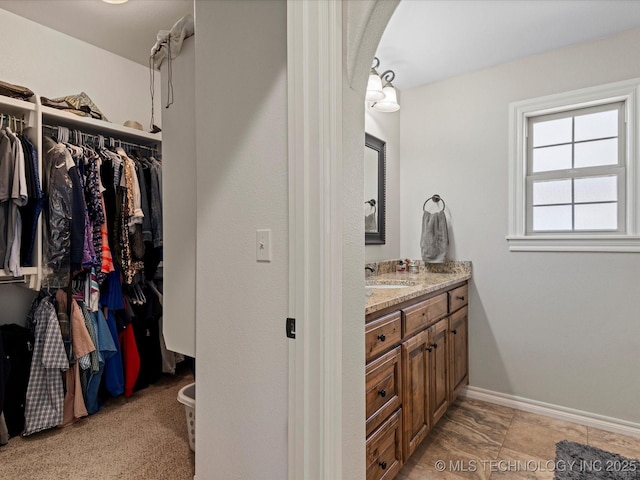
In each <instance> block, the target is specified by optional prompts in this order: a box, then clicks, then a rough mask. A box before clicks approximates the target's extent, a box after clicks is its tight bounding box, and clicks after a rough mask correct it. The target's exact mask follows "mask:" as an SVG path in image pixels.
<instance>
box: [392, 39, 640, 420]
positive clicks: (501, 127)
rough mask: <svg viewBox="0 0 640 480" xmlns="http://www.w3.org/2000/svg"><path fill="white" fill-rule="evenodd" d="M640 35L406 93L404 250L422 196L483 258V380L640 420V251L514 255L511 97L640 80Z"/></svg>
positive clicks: (479, 350) (466, 251) (477, 359)
mask: <svg viewBox="0 0 640 480" xmlns="http://www.w3.org/2000/svg"><path fill="white" fill-rule="evenodd" d="M639 44H640V30H632V31H628V32H626V33H623V34H620V35H617V36H614V37H610V38H605V39H601V40H598V41H594V42H588V43H583V44H579V45H575V46H572V47H568V48H564V49H561V50H557V51H553V52H549V53H546V54H542V55H537V56H533V57H529V58H525V59H523V60H519V61H515V62H511V63H508V64H504V65H501V66H497V67H495V68H489V69H486V70H482V71H479V72H476V73H472V74H468V75H464V76H460V77H457V78H453V79H450V80H446V81H443V82H440V83H436V84H432V85H428V86H423V87H419V88H415V89H410V90H406V91H404V92H403V102H402V110H401V111H400V112H401V134H400V139H401V155H402V169H401V182H400V183H401V186H402V188H401V205H402V211H401V230H402V238H401V251H402V254H403V255H405V256H409V257H411V258H413V257H418V256H419V255H420V251H419V248H418V238H419V235H420V216H421V213H420V207H421V206H422V202H423V201H424V192H425V190H426V191H434V192H435V191H437V192H438V193H440V194H441V195H442V197H443V198H444V199H445V200H446V203H447V207H448V208H449V209H450V212H451V219H450V222H451V225H450V227H451V229H452V231H453V239H452V249H453V256H454V258H456V259H464V260H471V261H473V280H472V282H471V286H472V288H471V294H470V338H469V343H470V368H471V371H470V382H471V385H473V386H476V387H481V388H486V389H489V390H494V391H497V392H502V393H506V394H513V395H518V396H521V397H525V398H529V399H533V400H538V401H543V402H548V403H551V404H555V405H560V406H563V407H568V408H573V409H578V410H583V411H586V412H591V413H595V414H600V415H605V416H610V417H614V418H617V419H622V420H626V421H630V422H640V409H639V408H638V398H640V373H639V370H638V365H640V321H638V318H639V311H640V303H639V299H640V282H639V281H638V275H639V272H640V256H639V255H637V254H623V253H615V254H614V253H611V254H610V253H511V252H509V251H508V246H507V242H506V240H505V236H506V235H507V209H508V204H507V201H508V198H507V192H508V176H507V170H508V164H509V158H508V144H509V137H508V135H509V128H508V126H509V123H508V105H509V103H510V102H513V101H518V100H524V99H528V98H534V97H538V96H543V95H548V94H554V93H560V92H565V91H569V90H574V89H578V88H583V87H590V86H594V85H601V84H605V83H608V82H614V81H619V80H626V79H630V78H634V77H640V63H638V61H637V47H638V45H639Z"/></svg>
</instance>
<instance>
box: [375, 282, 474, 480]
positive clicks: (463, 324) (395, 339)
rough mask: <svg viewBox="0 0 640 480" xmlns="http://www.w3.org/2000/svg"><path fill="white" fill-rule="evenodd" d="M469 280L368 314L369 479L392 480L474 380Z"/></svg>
mask: <svg viewBox="0 0 640 480" xmlns="http://www.w3.org/2000/svg"><path fill="white" fill-rule="evenodd" d="M467 303H468V289H467V284H466V282H465V283H464V284H458V286H454V288H451V289H449V290H448V291H440V292H434V293H431V294H428V295H425V296H422V297H418V298H416V299H413V300H409V301H406V302H403V303H401V304H399V305H397V306H396V307H395V309H394V308H393V307H389V308H386V309H384V310H382V311H380V312H378V313H376V314H370V315H368V316H367V322H366V325H365V357H366V361H367V365H366V415H367V420H366V434H367V443H366V445H367V480H380V479H384V480H391V479H393V478H394V477H395V475H396V474H397V472H398V471H399V470H400V468H401V467H402V465H403V463H404V462H406V461H407V460H408V459H409V457H410V456H411V455H412V454H413V452H414V451H415V449H416V448H417V447H418V445H420V443H421V442H422V441H423V440H424V438H425V437H426V436H427V435H428V433H429V431H430V430H431V428H433V426H434V425H435V424H436V423H437V422H438V420H440V418H442V416H443V415H444V414H445V412H446V411H447V408H449V405H450V404H451V402H453V400H454V399H455V398H456V396H457V395H458V393H459V392H460V389H462V388H463V387H464V386H465V385H466V384H467V383H468V354H467V323H468V313H467V311H468V309H467V306H466V305H467Z"/></svg>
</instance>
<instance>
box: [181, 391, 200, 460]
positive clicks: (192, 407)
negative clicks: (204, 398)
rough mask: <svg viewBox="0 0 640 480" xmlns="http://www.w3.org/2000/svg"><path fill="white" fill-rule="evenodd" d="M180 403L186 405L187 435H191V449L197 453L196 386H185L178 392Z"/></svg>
mask: <svg viewBox="0 0 640 480" xmlns="http://www.w3.org/2000/svg"><path fill="white" fill-rule="evenodd" d="M178 401H179V402H180V403H181V404H183V405H184V412H185V416H186V418H187V433H188V435H189V447H190V448H191V450H192V451H194V452H195V451H196V384H195V383H190V384H189V385H185V386H184V387H182V388H181V389H180V391H179V392H178Z"/></svg>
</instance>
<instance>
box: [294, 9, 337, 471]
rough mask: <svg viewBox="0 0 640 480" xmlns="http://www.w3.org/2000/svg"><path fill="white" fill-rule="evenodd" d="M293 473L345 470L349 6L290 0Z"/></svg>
mask: <svg viewBox="0 0 640 480" xmlns="http://www.w3.org/2000/svg"><path fill="white" fill-rule="evenodd" d="M287 55H288V60H287V63H288V66H287V79H288V134H289V139H288V142H289V316H290V317H293V318H295V319H296V338H295V340H291V341H290V343H289V426H288V429H289V430H288V434H289V462H288V463H289V465H288V478H289V479H300V480H302V479H305V480H313V479H325V478H331V479H340V478H341V477H342V239H343V234H342V225H343V218H342V208H341V205H340V198H341V193H342V4H341V2H336V1H333V0H319V1H316V0H312V1H308V0H289V1H288V2H287Z"/></svg>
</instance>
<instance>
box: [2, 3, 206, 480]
mask: <svg viewBox="0 0 640 480" xmlns="http://www.w3.org/2000/svg"><path fill="white" fill-rule="evenodd" d="M125 2H126V0H125ZM125 2H113V1H107V0H103V1H98V0H96V1H90V2H74V1H61V2H58V1H33V2H31V1H30V2H20V1H18V2H16V1H0V26H2V31H3V37H4V47H3V49H4V51H5V55H3V60H2V62H1V63H0V264H1V265H0V479H3V480H5V479H6V480H22V479H26V478H29V479H34V480H37V479H42V480H44V479H49V478H68V479H71V480H75V479H78V480H80V479H85V478H94V479H116V478H128V479H137V478H140V479H147V478H154V479H162V478H168V479H169V478H170V479H172V480H181V479H185V480H186V479H191V478H193V476H194V446H193V442H194V429H195V419H194V418H193V417H194V412H193V408H191V409H190V408H189V406H188V405H186V404H185V400H184V398H185V397H184V395H185V393H184V391H185V388H186V387H187V386H188V385H190V384H192V383H194V382H195V350H194V344H195V338H194V337H193V330H194V321H190V320H192V318H193V316H194V315H195V314H194V312H193V307H192V311H185V309H184V307H182V306H180V305H179V304H178V305H177V304H176V303H175V302H173V301H172V299H173V298H176V297H177V296H179V295H181V290H184V291H190V292H191V293H190V295H194V294H195V293H194V287H193V285H192V284H190V283H189V281H188V278H184V276H182V277H181V278H172V279H171V280H168V279H167V276H166V274H167V271H169V272H171V271H172V270H171V267H170V266H169V267H168V266H167V262H165V247H166V245H167V243H166V242H167V230H168V227H167V221H166V219H167V211H166V209H167V201H171V202H172V205H171V206H170V207H168V209H169V211H170V212H171V213H172V214H173V213H174V212H175V209H176V205H177V206H178V207H180V205H183V203H182V204H181V203H180V202H186V201H189V200H190V199H189V198H186V199H184V200H179V199H178V200H176V201H174V197H175V196H176V194H175V193H174V192H175V188H173V187H172V188H170V190H171V191H170V192H169V193H168V195H167V192H166V190H167V187H166V185H167V180H166V175H167V174H170V175H171V174H175V172H176V166H175V162H176V161H179V162H185V161H186V162H188V161H189V160H188V159H187V160H185V159H178V158H176V155H175V152H176V151H177V149H180V148H182V149H183V150H182V151H184V148H185V145H184V142H189V143H190V144H191V143H193V139H192V138H186V139H185V137H184V136H180V135H176V133H175V128H174V131H173V132H170V131H168V130H167V129H166V128H165V126H164V125H163V122H164V120H165V119H168V120H167V122H165V123H167V125H169V126H171V124H172V121H173V120H172V115H173V116H175V113H174V112H175V111H176V110H178V111H181V110H184V109H185V108H187V107H185V103H184V102H185V97H184V96H181V94H180V92H182V91H192V90H193V88H185V87H184V85H183V84H182V77H183V74H182V73H180V71H178V72H175V73H174V71H175V70H176V65H177V66H178V70H179V67H180V65H181V63H180V62H184V61H185V60H184V59H180V58H179V56H180V52H181V50H182V47H183V46H184V47H185V51H188V49H192V48H193V45H191V42H193V38H190V37H192V35H193V30H194V25H193V23H194V22H193V16H192V13H193V2H192V1H191V0H170V1H161V2H154V1H151V0H132V1H131V2H130V4H127V3H125ZM117 3H121V4H122V5H118V4H117ZM119 9H121V10H119ZM38 10H41V11H40V12H38ZM145 11H146V12H150V13H149V14H148V15H146V17H145V15H142V14H141V12H145ZM69 18H73V19H74V20H73V22H75V23H83V22H84V23H86V22H89V20H88V19H91V21H90V22H89V23H90V25H89V26H88V27H89V28H88V27H87V25H85V26H84V28H79V29H76V30H77V32H76V31H74V30H73V29H71V30H70V29H64V28H61V27H60V28H56V26H58V25H62V23H60V22H63V23H64V22H65V21H66V19H69ZM125 18H127V19H128V20H126V21H124V20H123V21H122V25H120V24H119V22H118V21H117V20H118V19H125ZM136 18H137V19H138V20H137V21H136V20H135V19H136ZM92 29H93V32H94V35H93V38H94V39H95V41H94V40H93V39H92ZM138 30H139V31H138ZM143 30H144V32H143ZM151 31H153V33H152V34H149V32H151ZM143 33H144V35H143ZM109 36H111V37H118V38H119V42H115V41H112V42H111V43H109V42H108V41H107V40H105V38H107V37H109ZM141 38H144V40H142V39H141ZM172 41H173V43H174V44H173V45H171V42H172ZM127 42H129V45H128V46H127ZM118 43H119V45H118ZM183 44H184V45H183ZM108 45H113V48H110V47H109V46H108ZM118 48H120V50H118ZM149 52H152V54H150V53H149ZM191 101H193V100H191ZM172 104H174V106H173V107H172ZM191 105H193V104H191ZM173 122H174V124H175V123H177V122H175V121H173ZM182 128H184V125H183V126H182ZM167 138H169V142H168V143H169V145H167V144H166V143H167V140H166V139H167ZM177 138H179V139H180V140H181V141H182V142H183V144H182V145H181V144H180V142H179V141H177V140H176V139H177ZM171 139H174V141H173V142H172V141H171ZM190 148H193V146H191V147H190ZM178 151H179V150H178ZM171 162H173V165H172V166H171V167H169V168H167V165H168V164H169V163H171ZM181 181H182V182H184V181H185V180H184V179H182V180H181ZM185 195H188V193H187V194H185ZM180 221H183V222H184V221H185V220H184V219H182V220H180ZM187 221H189V217H188V216H187ZM172 230H173V229H172ZM177 232H178V233H176V232H175V231H173V232H172V233H169V235H168V237H169V243H170V244H171V245H172V248H175V247H173V246H174V245H176V243H178V242H179V241H180V237H179V230H178V231H177ZM185 248H188V245H185ZM191 253H193V252H191ZM168 263H169V264H170V263H171V262H168ZM190 268H195V266H194V265H193V266H190ZM167 288H170V289H171V292H167ZM167 299H169V300H167ZM180 309H182V311H183V312H184V315H183V316H182V319H177V318H176V315H175V314H174V313H175V312H176V311H180ZM168 312H171V313H172V314H171V315H169V313H168ZM180 321H183V322H184V323H182V324H181V323H180ZM167 323H171V325H167ZM167 332H168V333H167ZM193 391H194V388H191V390H190V393H189V394H190V395H192V396H193V395H194V393H193ZM179 396H180V397H181V400H180V401H182V403H180V402H179V399H178V397H179ZM190 417H191V419H190Z"/></svg>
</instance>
